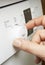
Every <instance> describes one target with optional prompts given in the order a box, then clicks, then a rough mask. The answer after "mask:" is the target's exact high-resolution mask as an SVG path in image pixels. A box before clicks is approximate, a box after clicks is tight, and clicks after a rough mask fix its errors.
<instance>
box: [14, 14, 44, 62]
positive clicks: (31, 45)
mask: <svg viewBox="0 0 45 65" xmlns="http://www.w3.org/2000/svg"><path fill="white" fill-rule="evenodd" d="M40 25H42V26H43V27H44V28H45V15H44V16H41V17H38V18H35V19H33V20H30V21H29V22H28V23H27V24H25V26H26V28H27V29H28V30H29V29H32V28H34V27H35V26H40ZM13 46H14V47H17V48H19V49H21V50H23V51H26V52H28V53H31V54H33V55H35V56H36V60H35V61H36V63H39V62H40V61H41V60H44V61H45V29H43V30H38V31H37V32H36V33H35V34H34V36H33V38H32V41H29V40H26V39H21V38H19V39H15V40H14V42H13Z"/></svg>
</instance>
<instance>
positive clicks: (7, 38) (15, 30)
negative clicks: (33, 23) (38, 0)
mask: <svg viewBox="0 0 45 65" xmlns="http://www.w3.org/2000/svg"><path fill="white" fill-rule="evenodd" d="M24 4H25V6H24ZM27 8H29V2H28V1H26V2H22V3H20V4H17V5H13V6H9V7H5V8H2V9H0V64H2V63H3V62H4V61H6V60H7V59H8V58H9V57H11V56H12V55H14V54H15V53H16V49H14V48H13V45H12V43H13V40H14V39H15V38H19V37H24V38H26V36H27V30H26V28H25V27H24V26H23V25H24V24H25V19H24V15H23V10H24V9H27Z"/></svg>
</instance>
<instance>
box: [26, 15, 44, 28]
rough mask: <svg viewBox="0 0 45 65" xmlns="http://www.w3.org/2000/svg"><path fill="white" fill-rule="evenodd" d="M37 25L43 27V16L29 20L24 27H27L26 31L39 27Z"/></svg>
mask: <svg viewBox="0 0 45 65" xmlns="http://www.w3.org/2000/svg"><path fill="white" fill-rule="evenodd" d="M39 25H42V26H44V27H45V15H43V16H40V17H38V18H35V19H32V20H30V21H29V22H28V23H27V24H26V27H27V29H32V28H33V27H35V26H39Z"/></svg>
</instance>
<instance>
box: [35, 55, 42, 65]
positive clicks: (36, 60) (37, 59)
mask: <svg viewBox="0 0 45 65" xmlns="http://www.w3.org/2000/svg"><path fill="white" fill-rule="evenodd" d="M40 62H41V59H40V58H39V57H37V56H36V59H35V63H36V64H38V63H40Z"/></svg>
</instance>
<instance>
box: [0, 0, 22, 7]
mask: <svg viewBox="0 0 45 65" xmlns="http://www.w3.org/2000/svg"><path fill="white" fill-rule="evenodd" d="M19 1H22V0H0V7H1V6H5V5H8V4H11V3H14V2H15V3H16V2H19Z"/></svg>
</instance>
